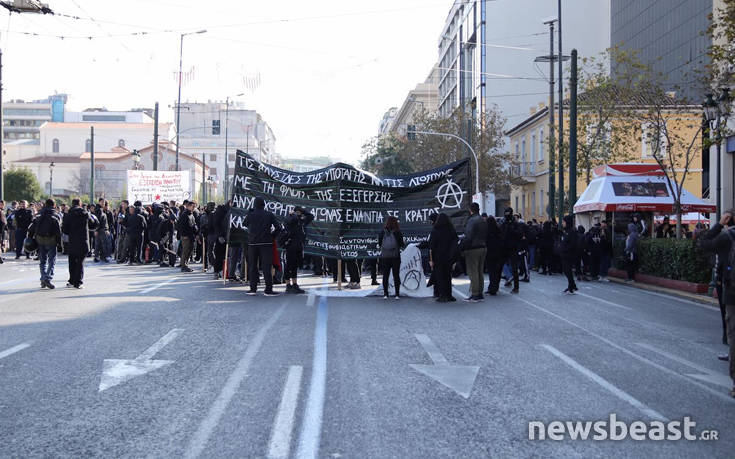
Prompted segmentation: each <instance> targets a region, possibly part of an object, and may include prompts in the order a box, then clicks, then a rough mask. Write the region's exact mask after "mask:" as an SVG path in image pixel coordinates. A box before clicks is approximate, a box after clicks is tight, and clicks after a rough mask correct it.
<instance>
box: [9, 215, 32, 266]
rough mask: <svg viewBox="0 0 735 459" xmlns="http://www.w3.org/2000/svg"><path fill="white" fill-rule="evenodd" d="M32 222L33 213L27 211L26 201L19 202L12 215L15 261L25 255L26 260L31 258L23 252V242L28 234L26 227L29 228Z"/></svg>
mask: <svg viewBox="0 0 735 459" xmlns="http://www.w3.org/2000/svg"><path fill="white" fill-rule="evenodd" d="M32 221H33V212H32V211H31V209H28V201H20V202H19V203H18V208H17V209H16V210H15V212H14V213H13V222H14V224H15V259H16V260H17V259H18V258H20V256H21V255H22V254H23V253H25V256H26V259H29V258H31V255H30V254H29V253H28V252H26V251H25V248H24V247H23V242H24V241H25V238H26V234H27V233H28V227H29V226H31V222H32Z"/></svg>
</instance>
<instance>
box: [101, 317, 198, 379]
mask: <svg viewBox="0 0 735 459" xmlns="http://www.w3.org/2000/svg"><path fill="white" fill-rule="evenodd" d="M183 331H184V330H183V329H181V328H174V329H173V330H171V331H170V332H168V333H166V334H165V335H164V336H163V337H162V338H161V339H159V340H158V341H156V342H155V343H154V344H153V345H152V346H151V347H149V348H148V349H146V350H145V351H143V353H142V354H140V355H139V356H138V357H136V358H135V359H133V360H121V359H105V361H104V362H103V368H102V377H101V378H100V386H99V391H100V392H102V391H104V390H106V389H109V388H110V387H114V386H117V385H118V384H122V383H123V382H125V381H128V380H130V379H133V378H135V377H137V376H142V375H144V374H146V373H150V372H151V371H153V370H157V369H159V368H163V367H165V366H166V365H170V364H172V363H174V361H173V360H151V359H152V358H153V357H154V356H155V355H156V354H157V353H158V352H160V350H161V349H163V348H164V347H165V346H166V345H167V344H169V343H170V342H171V341H173V340H174V339H176V337H177V336H179V335H180V334H181V333H182V332H183Z"/></svg>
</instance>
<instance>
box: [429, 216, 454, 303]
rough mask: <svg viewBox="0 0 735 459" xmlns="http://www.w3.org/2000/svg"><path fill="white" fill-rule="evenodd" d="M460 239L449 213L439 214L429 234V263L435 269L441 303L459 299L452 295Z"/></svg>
mask: <svg viewBox="0 0 735 459" xmlns="http://www.w3.org/2000/svg"><path fill="white" fill-rule="evenodd" d="M458 240H459V238H458V237H457V231H456V230H455V229H454V225H452V221H451V220H449V217H448V216H447V214H444V213H441V214H439V216H438V217H437V219H436V223H435V224H434V228H432V230H431V236H429V264H430V265H431V269H432V270H433V271H434V282H436V287H437V293H438V295H439V297H438V298H437V299H436V300H437V301H438V302H439V303H446V302H448V301H457V300H456V298H454V296H453V295H452V265H454V263H455V261H456V260H457V259H458V258H459V245H458Z"/></svg>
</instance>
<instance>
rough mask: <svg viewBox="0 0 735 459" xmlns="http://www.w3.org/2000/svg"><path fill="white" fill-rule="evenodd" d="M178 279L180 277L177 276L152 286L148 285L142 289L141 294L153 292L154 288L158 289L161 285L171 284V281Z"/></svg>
mask: <svg viewBox="0 0 735 459" xmlns="http://www.w3.org/2000/svg"><path fill="white" fill-rule="evenodd" d="M176 279H178V278H177V277H172V278H171V279H169V280H167V281H164V282H161V283H160V284H156V285H154V286H152V287H148V288H147V289H145V290H141V291H140V294H141V295H145V294H146V293H151V292H152V291H153V290H155V289H157V288H159V287H163V286H164V285H166V284H170V283H171V282H173V281H175V280H176Z"/></svg>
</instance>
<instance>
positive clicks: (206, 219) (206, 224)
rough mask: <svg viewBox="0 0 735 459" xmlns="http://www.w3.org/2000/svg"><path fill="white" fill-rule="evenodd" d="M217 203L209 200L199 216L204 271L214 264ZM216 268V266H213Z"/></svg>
mask: <svg viewBox="0 0 735 459" xmlns="http://www.w3.org/2000/svg"><path fill="white" fill-rule="evenodd" d="M215 209H216V204H215V203H214V202H211V201H210V202H208V203H207V207H205V209H204V212H202V214H201V217H199V229H200V232H201V237H202V244H203V245H204V247H203V251H204V254H203V255H204V271H205V272H206V271H208V270H209V268H210V266H214V259H215V250H214V249H215V245H216V244H217V232H216V231H215V223H214V211H215ZM212 269H213V270H214V268H212Z"/></svg>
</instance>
